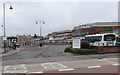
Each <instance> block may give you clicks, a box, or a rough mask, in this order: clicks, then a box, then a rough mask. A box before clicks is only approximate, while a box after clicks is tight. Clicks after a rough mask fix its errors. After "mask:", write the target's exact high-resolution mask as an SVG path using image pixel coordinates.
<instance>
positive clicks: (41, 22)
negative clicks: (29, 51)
mask: <svg viewBox="0 0 120 75" xmlns="http://www.w3.org/2000/svg"><path fill="white" fill-rule="evenodd" d="M36 24H40V37H41V36H42V31H41V24H45V22H44V21H42V20H40V21H36Z"/></svg>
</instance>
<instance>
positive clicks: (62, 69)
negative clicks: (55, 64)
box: [58, 68, 74, 71]
mask: <svg viewBox="0 0 120 75" xmlns="http://www.w3.org/2000/svg"><path fill="white" fill-rule="evenodd" d="M71 70H74V69H73V68H69V69H61V70H58V71H71Z"/></svg>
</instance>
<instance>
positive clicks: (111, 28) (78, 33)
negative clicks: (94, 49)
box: [72, 22, 120, 38]
mask: <svg viewBox="0 0 120 75" xmlns="http://www.w3.org/2000/svg"><path fill="white" fill-rule="evenodd" d="M99 33H116V34H118V36H120V22H96V23H90V24H84V25H79V26H76V27H74V28H73V30H72V37H81V38H82V37H83V38H84V36H85V35H92V34H99Z"/></svg>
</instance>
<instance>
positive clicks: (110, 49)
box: [101, 46, 120, 53]
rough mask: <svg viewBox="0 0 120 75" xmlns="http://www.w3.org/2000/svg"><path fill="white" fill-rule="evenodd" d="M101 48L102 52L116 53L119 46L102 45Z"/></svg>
mask: <svg viewBox="0 0 120 75" xmlns="http://www.w3.org/2000/svg"><path fill="white" fill-rule="evenodd" d="M101 50H102V51H103V53H116V52H117V53H118V52H120V46H108V47H102V48H101Z"/></svg>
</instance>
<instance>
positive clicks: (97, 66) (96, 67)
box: [88, 66, 102, 68]
mask: <svg viewBox="0 0 120 75" xmlns="http://www.w3.org/2000/svg"><path fill="white" fill-rule="evenodd" d="M100 67H102V66H89V67H88V68H100Z"/></svg>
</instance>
